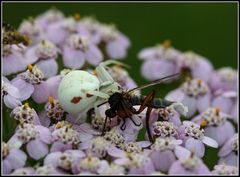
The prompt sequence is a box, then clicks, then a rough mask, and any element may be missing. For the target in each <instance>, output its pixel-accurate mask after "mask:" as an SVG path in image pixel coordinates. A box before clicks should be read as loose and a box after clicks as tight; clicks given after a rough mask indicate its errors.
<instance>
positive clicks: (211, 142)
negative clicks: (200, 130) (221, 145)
mask: <svg viewBox="0 0 240 177" xmlns="http://www.w3.org/2000/svg"><path fill="white" fill-rule="evenodd" d="M202 142H203V143H204V144H206V145H208V146H210V147H214V148H218V143H217V141H215V140H214V139H212V138H209V137H207V136H204V137H203V138H202Z"/></svg>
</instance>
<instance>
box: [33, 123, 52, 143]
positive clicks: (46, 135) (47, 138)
mask: <svg viewBox="0 0 240 177" xmlns="http://www.w3.org/2000/svg"><path fill="white" fill-rule="evenodd" d="M35 127H36V129H37V130H38V132H39V138H40V140H41V141H43V142H44V143H46V144H50V143H51V139H52V135H51V132H50V130H49V129H48V128H46V127H43V126H41V125H37V126H35Z"/></svg>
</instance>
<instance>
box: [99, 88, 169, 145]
mask: <svg viewBox="0 0 240 177" xmlns="http://www.w3.org/2000/svg"><path fill="white" fill-rule="evenodd" d="M154 95H155V91H152V92H151V93H150V94H148V95H147V96H136V95H135V96H132V95H130V94H127V93H114V94H113V95H111V96H110V98H109V99H108V103H109V105H110V108H109V109H108V110H106V112H105V114H106V116H107V118H113V117H115V116H116V115H117V116H118V117H119V118H121V119H122V120H123V124H122V126H121V129H122V130H124V129H125V128H126V126H125V119H127V118H130V119H131V120H132V122H133V123H134V124H135V125H136V126H140V125H141V124H137V123H135V122H134V121H133V119H132V118H131V116H132V115H134V114H139V113H141V112H142V111H143V110H144V109H145V108H146V107H147V108H148V110H147V116H146V125H147V132H148V136H149V139H150V141H153V140H152V138H151V133H150V128H149V122H148V121H149V120H148V119H149V116H150V112H151V109H152V108H165V107H167V106H170V105H171V104H172V103H173V102H171V101H167V100H164V99H161V98H154ZM136 105H140V108H139V110H136V109H135V108H134V107H133V106H136ZM106 121H107V119H106V120H105V124H104V128H103V131H104V129H105V125H106Z"/></svg>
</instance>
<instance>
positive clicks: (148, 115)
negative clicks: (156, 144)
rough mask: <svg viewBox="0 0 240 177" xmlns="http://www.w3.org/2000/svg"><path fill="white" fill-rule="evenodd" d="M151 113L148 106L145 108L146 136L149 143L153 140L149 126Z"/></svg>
mask: <svg viewBox="0 0 240 177" xmlns="http://www.w3.org/2000/svg"><path fill="white" fill-rule="evenodd" d="M151 111H152V108H151V107H150V106H149V107H148V108H147V113H146V129H147V134H148V138H149V141H150V142H151V143H153V138H152V134H151V130H150V126H149V118H150V115H151Z"/></svg>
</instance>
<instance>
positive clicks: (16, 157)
mask: <svg viewBox="0 0 240 177" xmlns="http://www.w3.org/2000/svg"><path fill="white" fill-rule="evenodd" d="M6 158H7V160H8V161H9V162H10V163H11V166H12V167H13V169H18V168H21V167H23V166H24V165H25V163H26V160H27V156H26V154H25V153H24V152H23V151H21V150H19V149H15V148H14V149H12V150H10V153H9V155H8V156H7V157H6Z"/></svg>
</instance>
